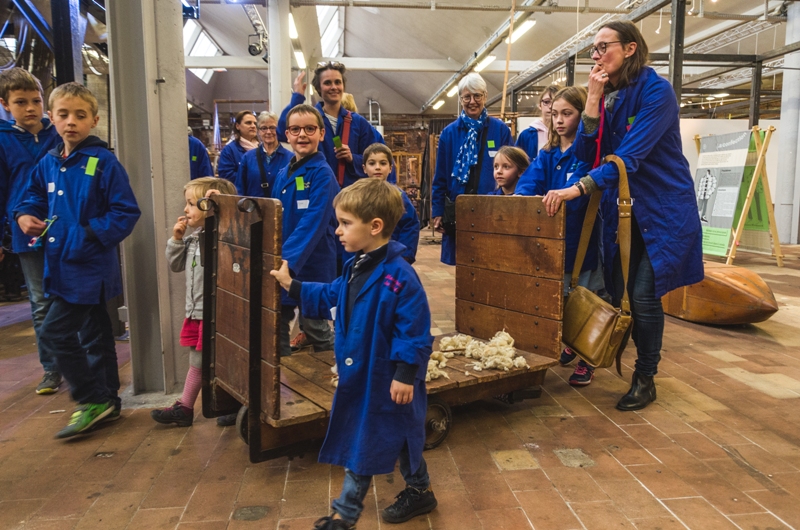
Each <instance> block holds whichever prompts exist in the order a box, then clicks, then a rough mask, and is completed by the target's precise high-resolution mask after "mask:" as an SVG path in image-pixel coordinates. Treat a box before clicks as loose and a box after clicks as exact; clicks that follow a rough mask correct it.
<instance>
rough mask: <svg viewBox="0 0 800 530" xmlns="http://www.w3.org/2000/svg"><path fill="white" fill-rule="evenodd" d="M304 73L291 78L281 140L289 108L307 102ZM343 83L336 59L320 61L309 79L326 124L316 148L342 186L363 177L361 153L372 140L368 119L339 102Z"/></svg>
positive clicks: (280, 122) (279, 135) (342, 91)
mask: <svg viewBox="0 0 800 530" xmlns="http://www.w3.org/2000/svg"><path fill="white" fill-rule="evenodd" d="M305 75H306V74H305V72H300V75H298V76H297V78H296V79H295V80H294V85H293V90H294V92H293V93H292V100H291V102H290V103H289V105H288V106H287V107H286V108H285V109H283V112H281V117H280V120H278V138H279V139H280V140H281V141H286V115H287V114H288V113H289V110H291V109H292V108H293V107H295V106H296V105H300V104H301V103H305V101H306V97H305V95H304V94H305V91H306V83H305V82H304V79H305ZM346 83H347V79H346V78H345V66H344V65H343V64H342V63H338V62H335V61H329V62H324V63H319V64H318V65H317V68H316V69H315V70H314V78H313V79H312V80H311V86H313V87H314V90H315V91H316V92H317V94H319V96H320V97H321V98H322V101H320V102H318V103H317V104H316V108H317V110H319V112H320V114H322V119H323V121H324V123H325V138H324V139H323V141H322V142H320V144H319V150H320V151H321V152H322V154H324V155H325V160H327V162H328V165H329V166H330V167H331V169H332V170H333V174H334V175H336V179H337V181H338V182H339V185H340V186H341V187H345V186H349V185H350V184H352V183H353V182H355V181H356V180H358V179H360V178H363V177H364V170H363V168H362V162H363V156H362V155H363V153H364V149H366V148H367V147H369V146H370V144H372V143H374V141H375V136H374V134H373V130H372V126H371V125H370V124H369V122H368V121H367V120H366V119H364V117H362V116H361V115H360V114H357V113H355V112H350V111H348V110H347V109H345V108H344V106H343V105H342V99H343V97H344V94H345V85H346Z"/></svg>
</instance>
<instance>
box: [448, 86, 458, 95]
mask: <svg viewBox="0 0 800 530" xmlns="http://www.w3.org/2000/svg"><path fill="white" fill-rule="evenodd" d="M456 92H458V85H453V88H451V89H450V90H448V91H447V97H449V98H451V97H453V96H455V95H456Z"/></svg>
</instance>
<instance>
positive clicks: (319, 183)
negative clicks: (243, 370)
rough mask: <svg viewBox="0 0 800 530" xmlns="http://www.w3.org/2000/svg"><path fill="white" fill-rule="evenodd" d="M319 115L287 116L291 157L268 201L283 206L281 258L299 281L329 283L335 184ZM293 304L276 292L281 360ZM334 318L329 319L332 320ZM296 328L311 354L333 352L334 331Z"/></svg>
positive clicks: (310, 323)
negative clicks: (323, 145) (321, 148)
mask: <svg viewBox="0 0 800 530" xmlns="http://www.w3.org/2000/svg"><path fill="white" fill-rule="evenodd" d="M325 134H326V132H325V128H324V125H323V122H322V116H321V115H320V113H319V112H317V109H315V108H314V107H312V106H310V105H297V106H296V107H294V108H293V109H291V110H290V111H288V112H287V113H286V135H287V137H288V139H289V144H290V145H291V146H292V149H293V150H294V153H295V155H294V158H292V159H291V161H290V163H289V165H288V166H287V167H285V168H283V169H282V170H281V172H280V173H279V174H278V178H277V180H276V181H275V186H274V187H273V189H272V198H273V199H278V200H279V201H281V204H282V205H283V250H282V255H283V259H284V260H285V261H286V262H288V264H289V271H290V273H291V275H292V277H293V278H296V279H297V280H299V281H311V282H325V283H327V282H332V281H333V280H334V279H335V278H336V239H335V236H334V230H336V215H335V213H334V210H333V198H334V197H335V196H336V194H337V193H338V192H339V185H338V184H337V183H336V179H335V177H334V175H333V171H331V168H330V166H328V164H327V162H326V161H325V156H324V155H323V154H322V153H321V152H320V151H319V145H320V143H321V142H322V141H323V139H324V138H325ZM297 305H298V301H297V300H296V299H293V298H290V297H289V295H288V293H286V292H285V291H284V292H281V324H280V329H279V333H280V337H281V340H280V351H281V355H284V356H286V355H291V353H292V350H291V345H290V343H289V324H290V323H291V321H292V319H293V318H294V309H295V307H297ZM332 316H333V315H332ZM300 329H301V330H302V332H303V333H305V336H306V338H307V340H308V342H309V343H310V345H312V346H313V347H314V350H315V351H328V350H333V332H332V331H331V328H330V326H329V325H328V321H327V320H325V319H319V320H311V319H306V318H301V319H300Z"/></svg>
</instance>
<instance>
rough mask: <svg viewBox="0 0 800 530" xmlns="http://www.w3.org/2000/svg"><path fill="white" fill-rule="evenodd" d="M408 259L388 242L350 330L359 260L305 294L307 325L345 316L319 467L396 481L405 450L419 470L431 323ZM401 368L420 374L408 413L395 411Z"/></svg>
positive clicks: (307, 286) (340, 321) (308, 286)
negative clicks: (351, 289) (392, 476)
mask: <svg viewBox="0 0 800 530" xmlns="http://www.w3.org/2000/svg"><path fill="white" fill-rule="evenodd" d="M403 251H404V249H403V245H401V244H400V243H397V242H396V241H389V248H388V252H387V255H386V259H385V260H384V261H382V262H381V263H379V264H378V265H377V267H376V268H375V270H373V271H372V273H371V274H370V276H369V279H367V282H366V283H365V284H364V286H363V287H362V288H361V291H360V292H359V294H358V296H357V298H356V302H355V306H354V307H353V314H352V315H351V319H350V320H351V321H352V322H345V318H346V316H345V310H344V308H345V307H347V294H348V293H347V291H348V288H347V287H348V281H349V279H350V274H351V272H352V271H351V267H350V264H352V260H350V261H349V262H348V263H347V265H346V266H345V273H344V274H343V275H342V276H340V277H339V278H337V279H336V281H335V282H333V283H329V284H323V283H303V287H302V291H301V304H300V307H301V310H302V311H303V315H304V316H305V317H306V318H312V319H327V318H331V309H332V308H334V307H337V308H341V310H340V311H337V312H336V319H335V326H336V343H335V347H334V351H335V352H336V366H337V368H338V371H339V386H338V387H337V389H336V393H335V395H334V398H333V406H332V408H331V416H330V422H329V423H328V433H327V435H326V436H325V442H324V443H323V445H322V449H321V450H320V453H319V461H320V462H324V463H329V464H335V465H338V466H343V467H346V468H348V469H352V470H353V471H354V472H355V473H357V474H359V475H380V474H385V473H391V472H392V471H393V470H394V466H395V462H396V461H397V457H398V455H399V454H400V451H401V450H402V449H403V445H404V444H406V443H407V444H408V453H409V457H410V460H411V469H417V468H418V467H419V464H420V461H421V458H422V447H423V445H424V443H425V413H426V410H427V406H428V400H427V394H426V390H425V373H426V370H427V367H428V360H429V359H430V355H431V346H432V344H433V338H432V337H431V334H430V328H431V315H430V310H429V309H428V300H427V297H426V296H425V290H424V289H423V288H422V283H421V282H420V280H419V277H417V273H416V272H415V271H414V269H413V268H412V267H411V265H409V264H408V263H406V261H405V260H404V259H403V258H402V254H403ZM397 362H404V363H407V364H410V365H414V366H416V367H417V368H418V369H417V376H416V379H415V381H414V398H413V399H412V401H411V403H409V404H407V405H398V404H396V403H394V402H393V401H392V398H391V395H390V393H389V389H390V387H391V385H392V380H393V379H394V375H395V370H396V369H397Z"/></svg>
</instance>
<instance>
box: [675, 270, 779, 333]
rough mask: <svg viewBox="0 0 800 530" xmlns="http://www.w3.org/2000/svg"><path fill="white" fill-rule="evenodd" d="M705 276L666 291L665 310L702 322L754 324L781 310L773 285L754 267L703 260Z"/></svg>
mask: <svg viewBox="0 0 800 530" xmlns="http://www.w3.org/2000/svg"><path fill="white" fill-rule="evenodd" d="M703 264H704V266H705V278H704V279H703V281H701V282H699V283H696V284H694V285H687V286H685V287H681V288H679V289H675V290H674V291H671V292H669V293H667V294H666V295H665V296H664V297H663V298H662V299H661V304H662V306H663V307H664V312H665V313H666V314H668V315H671V316H673V317H676V318H680V319H682V320H687V321H689V322H697V323H699V324H717V325H732V324H752V323H755V322H763V321H765V320H767V319H768V318H769V317H771V316H772V315H774V314H775V313H776V312H777V311H778V302H776V301H775V295H773V294H772V289H770V288H769V285H767V284H766V282H764V280H763V279H761V276H759V275H758V274H756V273H755V272H753V271H750V270H748V269H745V268H743V267H736V266H734V265H725V264H724V263H714V262H704V263H703Z"/></svg>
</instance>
